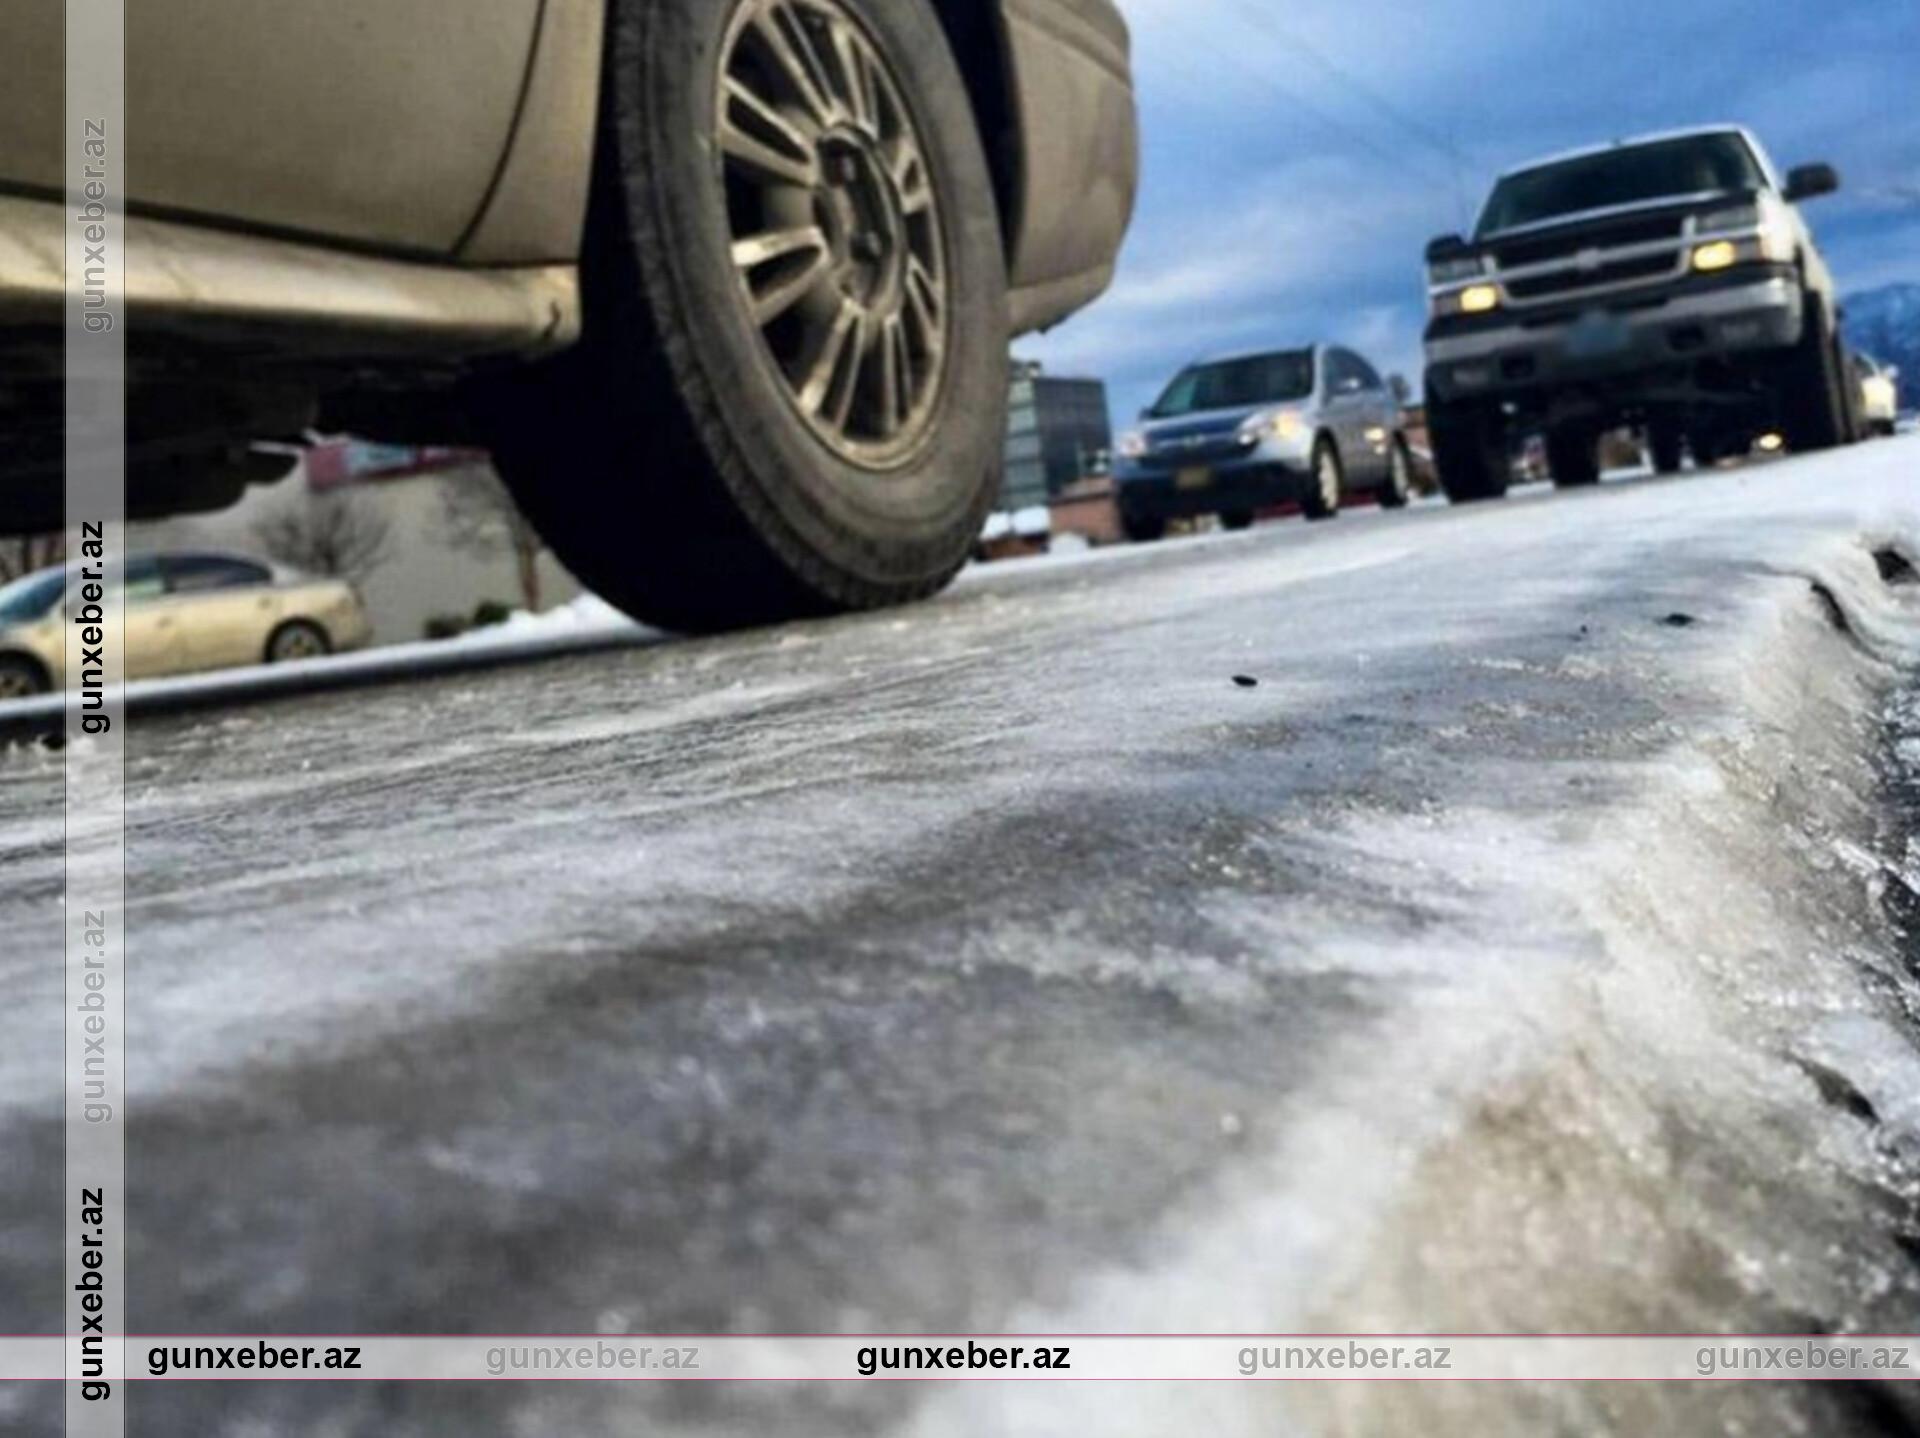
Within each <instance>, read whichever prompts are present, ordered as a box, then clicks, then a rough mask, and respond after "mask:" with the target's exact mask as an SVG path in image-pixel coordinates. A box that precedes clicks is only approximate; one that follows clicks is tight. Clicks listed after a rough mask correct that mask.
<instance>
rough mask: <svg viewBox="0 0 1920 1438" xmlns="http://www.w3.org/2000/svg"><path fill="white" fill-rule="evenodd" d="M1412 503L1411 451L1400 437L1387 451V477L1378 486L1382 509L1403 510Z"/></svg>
mask: <svg viewBox="0 0 1920 1438" xmlns="http://www.w3.org/2000/svg"><path fill="white" fill-rule="evenodd" d="M1412 502H1413V451H1412V450H1410V449H1408V448H1407V441H1406V439H1405V438H1404V437H1403V436H1401V435H1395V436H1394V437H1393V447H1392V448H1391V449H1390V450H1388V451H1387V477H1386V479H1385V481H1384V482H1383V483H1382V484H1381V486H1380V507H1381V508H1382V509H1405V508H1406V507H1407V506H1408V505H1409V504H1410V503H1412Z"/></svg>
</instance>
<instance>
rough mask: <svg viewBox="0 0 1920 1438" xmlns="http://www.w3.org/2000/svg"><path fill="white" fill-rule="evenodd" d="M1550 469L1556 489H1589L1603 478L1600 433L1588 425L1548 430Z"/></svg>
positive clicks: (1561, 426) (1548, 463)
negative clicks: (1601, 476)
mask: <svg viewBox="0 0 1920 1438" xmlns="http://www.w3.org/2000/svg"><path fill="white" fill-rule="evenodd" d="M1547 469H1548V471H1549V472H1550V473H1551V474H1552V475H1553V487H1554V488H1555V489H1587V488H1590V487H1592V486H1593V485H1596V484H1598V483H1599V482H1600V436H1599V434H1598V433H1596V432H1595V431H1594V430H1592V429H1589V428H1588V427H1587V426H1585V425H1560V426H1558V427H1556V428H1554V429H1550V430H1548V431H1547Z"/></svg>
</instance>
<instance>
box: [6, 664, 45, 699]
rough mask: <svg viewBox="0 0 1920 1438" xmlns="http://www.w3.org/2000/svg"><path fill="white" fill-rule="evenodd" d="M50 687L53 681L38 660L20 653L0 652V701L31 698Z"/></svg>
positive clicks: (43, 692)
mask: <svg viewBox="0 0 1920 1438" xmlns="http://www.w3.org/2000/svg"><path fill="white" fill-rule="evenodd" d="M52 688H53V681H52V680H51V679H49V678H48V677H47V671H46V670H45V669H44V668H42V667H41V665H40V663H39V661H37V660H33V659H29V658H27V657H26V656H25V655H22V654H0V703H5V702H6V701H8V700H13V699H33V698H36V697H37V696H39V695H41V694H45V693H47V692H49V691H50V690H51V689H52Z"/></svg>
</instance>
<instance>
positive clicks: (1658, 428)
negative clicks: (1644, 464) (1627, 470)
mask: <svg viewBox="0 0 1920 1438" xmlns="http://www.w3.org/2000/svg"><path fill="white" fill-rule="evenodd" d="M1686 449H1687V436H1686V432H1685V431H1684V430H1682V429H1681V428H1680V427H1679V426H1678V425H1673V424H1651V425H1648V426H1647V460H1648V462H1649V463H1650V464H1652V466H1653V472H1654V473H1655V474H1678V473H1679V472H1680V469H1681V466H1682V465H1683V464H1684V463H1685V462H1686Z"/></svg>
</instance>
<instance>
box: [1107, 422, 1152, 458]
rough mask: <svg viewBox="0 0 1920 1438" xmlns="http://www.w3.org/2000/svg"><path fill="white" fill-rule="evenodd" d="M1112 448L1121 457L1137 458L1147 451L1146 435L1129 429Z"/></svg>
mask: <svg viewBox="0 0 1920 1438" xmlns="http://www.w3.org/2000/svg"><path fill="white" fill-rule="evenodd" d="M1113 448H1114V453H1116V454H1118V455H1119V456H1120V458H1122V459H1139V458H1141V457H1143V456H1144V455H1145V454H1146V452H1147V437H1146V435H1144V434H1142V433H1141V432H1140V431H1139V430H1137V429H1130V430H1128V431H1127V432H1126V433H1125V434H1123V435H1121V436H1120V442H1119V443H1118V444H1116V445H1114V447H1113Z"/></svg>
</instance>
